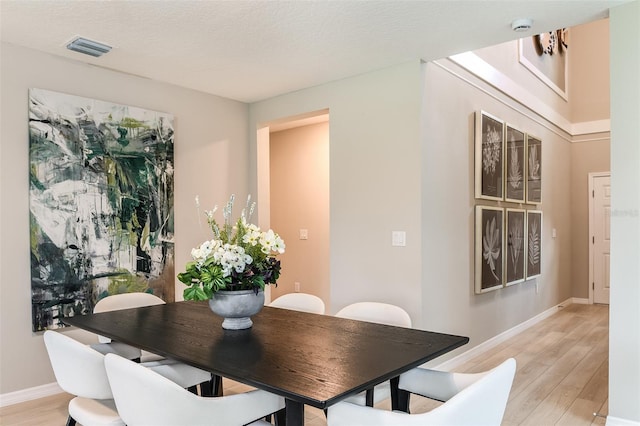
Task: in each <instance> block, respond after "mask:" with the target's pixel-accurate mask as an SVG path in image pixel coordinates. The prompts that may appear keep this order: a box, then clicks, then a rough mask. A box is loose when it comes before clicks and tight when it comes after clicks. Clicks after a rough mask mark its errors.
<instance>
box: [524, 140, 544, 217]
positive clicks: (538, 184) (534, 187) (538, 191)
mask: <svg viewBox="0 0 640 426" xmlns="http://www.w3.org/2000/svg"><path fill="white" fill-rule="evenodd" d="M541 202H542V141H541V140H540V139H538V138H536V137H535V136H531V135H527V203H530V204H540V203H541Z"/></svg>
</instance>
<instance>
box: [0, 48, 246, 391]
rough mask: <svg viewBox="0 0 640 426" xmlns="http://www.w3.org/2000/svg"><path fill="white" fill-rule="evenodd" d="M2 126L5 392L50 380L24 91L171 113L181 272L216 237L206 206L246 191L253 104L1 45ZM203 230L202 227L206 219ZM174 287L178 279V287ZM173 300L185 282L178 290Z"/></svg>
mask: <svg viewBox="0 0 640 426" xmlns="http://www.w3.org/2000/svg"><path fill="white" fill-rule="evenodd" d="M0 51H1V55H2V56H1V61H0V62H1V67H2V68H1V86H0V87H1V90H2V99H1V110H2V116H1V121H0V131H1V133H0V135H1V142H0V152H1V156H0V161H1V163H0V173H1V178H0V202H1V203H2V210H1V211H2V216H1V218H0V234H1V235H2V238H1V239H0V251H1V253H2V257H1V258H0V292H1V297H0V306H1V308H0V337H1V340H2V344H1V345H0V393H2V394H4V393H7V392H12V391H16V390H19V389H25V388H31V387H34V386H38V385H44V384H48V383H51V382H54V381H55V380H54V377H53V373H52V371H51V367H50V365H49V359H48V357H47V354H46V352H45V349H44V344H43V341H42V335H41V333H32V332H31V294H30V291H31V287H30V275H29V271H30V264H29V238H28V236H29V195H28V188H29V182H28V177H29V152H28V147H29V139H28V133H27V131H28V126H27V112H28V89H29V88H30V87H38V88H43V89H48V90H54V91H59V92H64V93H69V94H74V95H78V96H84V97H88V98H95V99H102V100H106V101H111V102H116V103H122V104H126V105H134V106H138V107H142V108H148V109H153V110H157V111H164V112H168V113H172V114H173V115H174V129H175V169H176V173H175V176H176V179H175V229H176V246H175V248H176V268H177V269H179V268H181V265H182V266H183V265H184V264H185V263H186V261H187V260H188V256H189V252H190V250H191V247H193V246H195V245H196V244H199V243H200V242H202V241H203V240H204V239H205V238H209V237H210V235H211V234H210V232H209V230H208V229H206V228H203V229H201V228H199V227H198V226H197V223H198V217H197V212H196V208H195V203H194V198H195V195H196V194H199V195H200V200H201V203H202V205H203V206H211V207H212V206H213V205H214V204H215V203H219V204H222V203H224V202H225V201H226V199H227V197H228V195H229V193H230V192H236V193H237V194H238V195H239V196H242V197H246V192H247V170H248V167H249V166H248V162H247V159H248V152H247V125H246V123H247V119H248V118H247V110H248V107H247V105H245V104H243V103H240V102H235V101H230V100H226V99H223V98H219V97H216V96H210V95H206V94H203V93H199V92H195V91H192V90H186V89H182V88H178V87H176V86H171V85H168V84H161V83H157V82H154V81H151V80H147V79H142V78H138V77H133V76H130V75H126V74H122V73H116V72H112V71H108V70H105V69H101V68H98V67H95V66H88V65H84V64H82V63H79V62H74V61H70V60H68V59H61V58H56V57H54V56H51V55H46V54H42V53H39V52H36V51H33V50H29V49H23V48H18V47H14V46H12V45H8V44H5V43H3V44H2V47H1V49H0ZM203 223H206V221H204V220H203ZM176 281H177V280H176ZM176 299H177V300H182V284H181V283H179V282H176Z"/></svg>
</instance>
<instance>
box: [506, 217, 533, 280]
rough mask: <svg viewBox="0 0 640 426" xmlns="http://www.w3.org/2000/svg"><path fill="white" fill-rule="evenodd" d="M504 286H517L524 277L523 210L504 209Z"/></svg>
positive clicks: (524, 235) (524, 237) (524, 242)
mask: <svg viewBox="0 0 640 426" xmlns="http://www.w3.org/2000/svg"><path fill="white" fill-rule="evenodd" d="M506 215H507V217H506V225H505V238H506V247H505V255H504V256H505V274H506V276H505V285H507V286H509V285H513V284H518V283H521V282H523V281H524V277H525V268H526V265H527V263H526V261H525V252H524V250H525V244H526V233H525V222H526V218H525V210H522V209H506Z"/></svg>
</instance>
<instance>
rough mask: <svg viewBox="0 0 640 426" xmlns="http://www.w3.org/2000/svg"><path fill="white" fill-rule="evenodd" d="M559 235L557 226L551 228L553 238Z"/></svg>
mask: <svg viewBox="0 0 640 426" xmlns="http://www.w3.org/2000/svg"><path fill="white" fill-rule="evenodd" d="M557 235H558V233H557V232H556V228H553V229H552V230H551V238H555V237H556V236H557Z"/></svg>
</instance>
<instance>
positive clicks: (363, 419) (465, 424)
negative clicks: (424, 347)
mask: <svg viewBox="0 0 640 426" xmlns="http://www.w3.org/2000/svg"><path fill="white" fill-rule="evenodd" d="M515 372H516V361H515V360H514V359H513V358H509V359H508V360H506V361H505V362H503V363H502V364H500V365H499V366H497V367H496V368H494V369H492V370H490V371H487V372H485V373H479V374H461V373H446V372H434V371H433V370H426V369H421V368H416V369H414V370H411V371H409V372H407V373H404V374H402V375H401V376H400V383H402V385H401V386H403V388H404V389H405V390H407V391H409V392H412V393H417V394H426V395H425V396H429V395H431V396H433V397H436V399H442V400H444V401H446V402H445V403H444V404H442V405H440V406H439V407H437V408H435V409H433V410H431V411H429V412H426V413H420V414H408V413H404V412H396V411H393V412H392V411H387V410H379V409H376V408H372V407H363V406H360V405H356V404H351V403H349V402H340V403H338V404H336V405H334V406H332V407H329V410H328V417H327V425H328V426H358V425H366V426H375V425H384V426H388V425H402V426H413V425H421V426H425V425H438V426H447V425H457V426H484V425H492V426H494V425H495V426H497V425H500V423H501V422H502V418H503V416H504V411H505V408H506V406H507V401H508V399H509V392H510V391H511V386H512V384H513V378H514V375H515ZM434 373H435V374H434ZM403 376H404V378H403Z"/></svg>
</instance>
